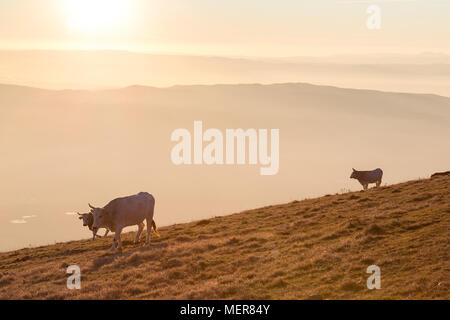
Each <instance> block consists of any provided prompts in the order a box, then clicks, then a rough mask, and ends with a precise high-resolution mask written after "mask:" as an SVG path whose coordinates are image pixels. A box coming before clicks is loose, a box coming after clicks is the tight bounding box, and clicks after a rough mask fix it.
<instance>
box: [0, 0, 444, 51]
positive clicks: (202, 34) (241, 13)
mask: <svg viewBox="0 0 450 320" xmlns="http://www.w3.org/2000/svg"><path fill="white" fill-rule="evenodd" d="M373 4H375V5H378V6H379V8H380V9H381V28H380V29H377V30H369V29H368V28H367V27H366V20H367V18H368V13H366V10H367V8H368V6H369V5H373ZM449 14H450V1H448V0H415V1H414V0H384V1H365V0H314V1H313V0H277V1H274V0H271V1H269V0H246V1H242V0H226V1H213V0H171V1H161V0H159V1H156V0H2V1H1V2H0V49H58V50H68V49H82V50H85V49H119V50H129V51H145V52H158V53H188V54H206V55H234V56H249V55H251V56H296V55H330V54H341V53H358V54H359V53H377V52H388V53H420V52H442V53H450V40H449V39H450V19H449Z"/></svg>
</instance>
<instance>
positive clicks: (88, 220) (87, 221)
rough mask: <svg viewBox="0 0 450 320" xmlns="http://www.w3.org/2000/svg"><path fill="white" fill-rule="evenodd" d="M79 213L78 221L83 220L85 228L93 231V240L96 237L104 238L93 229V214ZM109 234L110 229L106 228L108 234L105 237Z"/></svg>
mask: <svg viewBox="0 0 450 320" xmlns="http://www.w3.org/2000/svg"><path fill="white" fill-rule="evenodd" d="M77 213H78V215H79V217H78V219H80V220H81V219H82V220H83V226H84V227H86V226H87V227H88V228H89V230H91V231H92V240H94V239H95V237H96V236H97V237H99V238H101V237H102V236H99V235H97V232H94V230H93V228H92V225H93V224H94V215H93V214H92V212H89V213H79V212H77ZM108 232H109V229H108V228H106V232H105V235H104V237H106V236H107V235H108Z"/></svg>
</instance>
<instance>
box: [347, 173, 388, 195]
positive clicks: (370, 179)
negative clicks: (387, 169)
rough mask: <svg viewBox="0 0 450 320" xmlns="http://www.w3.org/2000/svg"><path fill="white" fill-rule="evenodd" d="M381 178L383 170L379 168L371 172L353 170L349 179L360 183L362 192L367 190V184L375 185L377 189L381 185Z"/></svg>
mask: <svg viewBox="0 0 450 320" xmlns="http://www.w3.org/2000/svg"><path fill="white" fill-rule="evenodd" d="M382 177H383V170H381V169H380V168H378V169H375V170H372V171H358V170H355V169H353V172H352V175H351V176H350V179H356V180H358V181H359V183H361V185H362V186H363V188H364V190H367V187H368V186H369V183H376V186H377V187H379V186H380V184H381V178H382Z"/></svg>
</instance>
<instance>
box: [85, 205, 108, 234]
mask: <svg viewBox="0 0 450 320" xmlns="http://www.w3.org/2000/svg"><path fill="white" fill-rule="evenodd" d="M88 205H89V207H90V208H91V214H92V215H93V217H94V223H93V224H92V228H93V230H94V232H97V230H98V229H99V228H102V227H103V226H104V225H105V223H106V221H107V218H108V213H107V212H106V210H105V209H103V208H96V207H94V206H91V204H88Z"/></svg>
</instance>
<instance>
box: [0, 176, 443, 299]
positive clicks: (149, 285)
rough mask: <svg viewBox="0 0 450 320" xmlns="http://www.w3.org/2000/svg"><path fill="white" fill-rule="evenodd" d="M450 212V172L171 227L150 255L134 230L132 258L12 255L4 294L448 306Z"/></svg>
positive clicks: (86, 245)
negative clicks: (72, 279) (76, 269)
mask: <svg viewBox="0 0 450 320" xmlns="http://www.w3.org/2000/svg"><path fill="white" fill-rule="evenodd" d="M449 213H450V176H449V175H446V176H436V177H434V178H432V179H425V180H416V181H409V182H405V183H401V184H397V185H392V186H387V187H381V188H378V189H370V190H369V191H367V192H351V193H344V194H336V195H327V196H324V197H321V198H316V199H306V200H303V201H294V202H291V203H288V204H282V205H274V206H268V207H264V208H259V209H254V210H249V211H245V212H241V213H237V214H232V215H229V216H223V217H216V218H213V219H209V220H202V221H197V222H192V223H187V224H178V225H173V226H169V227H164V228H161V229H160V233H161V235H162V237H161V238H160V239H156V238H155V237H154V238H153V240H152V245H151V246H150V247H139V248H137V247H136V246H134V245H133V244H132V243H131V239H132V237H133V236H134V232H130V233H127V234H125V235H124V237H123V239H125V241H124V251H123V253H122V254H111V253H109V252H108V248H109V246H110V242H111V237H108V238H107V239H100V240H96V241H94V242H92V241H89V240H83V241H72V242H67V243H59V244H55V245H50V246H43V247H39V248H33V249H22V250H18V251H12V252H7V253H1V254H0V297H1V298H3V299H11V298H21V299H22V298H26V299H29V298H32V299H54V298H56V299H59V298H69V299H70V298H76V299H80V298H81V299H97V298H100V299H118V298H120V299H122V298H137V299H141V298H149V299H161V298H168V299H173V298H176V299H179V298H188V299H191V298H198V299H213V298H231V299H234V298H248V299H253V298H263V299H266V298H272V299H280V298H283V299H304V298H308V297H311V296H314V295H319V296H320V297H322V298H325V299H341V298H350V299H385V298H388V299H391V298H395V299H418V298H419V299H421V298H424V299H437V298H446V299H448V298H450V293H449V292H450V291H449V285H450V282H449V280H448V275H449V272H450V267H449V252H450V250H449V247H448V243H449V237H448V236H449V233H448V232H449V229H450V217H449ZM156 220H157V217H156ZM141 237H142V238H141V244H142V242H143V241H144V240H143V237H144V236H143V235H142V236H141ZM71 264H77V265H79V266H80V268H81V274H82V289H81V290H72V291H70V290H68V289H66V279H67V276H68V275H67V274H66V267H67V265H71ZM372 264H375V265H378V266H379V267H380V268H381V287H382V288H381V290H368V289H367V288H366V279H367V277H368V276H369V275H368V274H366V268H367V267H368V266H369V265H372Z"/></svg>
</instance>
